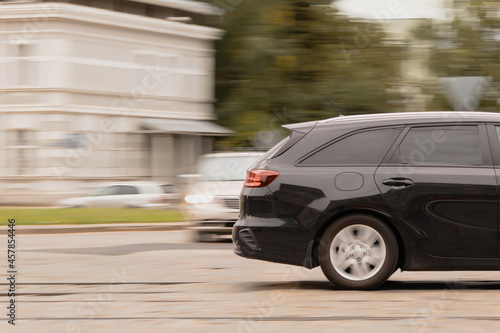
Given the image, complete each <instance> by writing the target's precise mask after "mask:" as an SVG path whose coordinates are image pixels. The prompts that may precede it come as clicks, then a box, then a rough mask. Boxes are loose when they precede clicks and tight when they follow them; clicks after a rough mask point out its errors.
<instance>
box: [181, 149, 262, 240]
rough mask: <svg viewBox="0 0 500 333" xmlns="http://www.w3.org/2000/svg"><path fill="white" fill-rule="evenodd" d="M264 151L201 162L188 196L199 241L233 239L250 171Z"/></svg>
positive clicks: (217, 156) (216, 156) (206, 157)
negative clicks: (243, 190)
mask: <svg viewBox="0 0 500 333" xmlns="http://www.w3.org/2000/svg"><path fill="white" fill-rule="evenodd" d="M263 154H264V153H263V152H248V151H246V152H230V153H229V152H228V153H213V154H207V155H204V156H202V157H201V158H200V159H199V160H198V165H197V172H198V173H197V174H196V175H191V177H189V178H190V179H191V182H190V184H189V185H188V186H187V189H186V196H185V197H184V202H185V207H186V211H187V214H188V217H189V219H190V221H192V223H193V227H192V230H194V236H195V240H197V241H211V240H218V239H223V238H227V239H230V237H231V231H232V227H233V225H234V223H235V222H236V220H237V219H238V214H239V207H240V206H239V205H240V204H239V194H240V192H241V189H242V187H243V182H244V181H245V177H246V171H247V169H248V168H249V167H250V166H251V165H252V164H253V163H254V162H255V161H257V159H259V158H260V157H261V156H262V155H263Z"/></svg>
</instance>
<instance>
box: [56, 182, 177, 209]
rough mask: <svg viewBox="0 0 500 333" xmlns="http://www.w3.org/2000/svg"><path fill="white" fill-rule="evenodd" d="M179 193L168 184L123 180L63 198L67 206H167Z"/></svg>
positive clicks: (172, 202) (170, 204)
mask: <svg viewBox="0 0 500 333" xmlns="http://www.w3.org/2000/svg"><path fill="white" fill-rule="evenodd" d="M180 199H181V196H180V194H179V193H178V192H177V191H176V190H175V189H174V187H173V186H172V185H170V184H158V183H154V182H124V183H114V184H108V185H105V186H100V187H98V188H96V189H94V190H93V191H92V192H91V193H90V194H89V195H86V196H82V197H75V198H69V199H64V200H61V201H60V202H59V205H60V206H63V207H68V208H168V207H169V206H172V205H176V204H178V203H179V202H180V201H181V200H180Z"/></svg>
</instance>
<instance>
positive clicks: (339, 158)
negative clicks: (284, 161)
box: [300, 128, 401, 166]
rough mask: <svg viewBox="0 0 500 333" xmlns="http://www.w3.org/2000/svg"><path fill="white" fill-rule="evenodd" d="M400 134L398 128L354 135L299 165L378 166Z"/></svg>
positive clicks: (322, 150)
mask: <svg viewBox="0 0 500 333" xmlns="http://www.w3.org/2000/svg"><path fill="white" fill-rule="evenodd" d="M400 132H401V129H400V128H384V129H378V130H371V131H365V132H360V133H356V134H353V135H350V136H348V137H346V138H343V139H341V140H340V141H337V142H335V143H333V144H331V145H329V146H327V147H325V148H323V149H321V150H320V151H318V152H316V153H314V154H313V155H311V156H309V157H307V158H306V159H305V160H303V161H302V162H301V163H300V165H310V166H314V165H317V166H321V165H345V164H367V165H371V164H375V165H378V164H380V163H381V162H382V159H383V158H384V156H385V154H386V153H387V150H388V149H389V148H390V146H391V145H392V143H394V141H395V140H396V138H397V137H398V135H399V133H400Z"/></svg>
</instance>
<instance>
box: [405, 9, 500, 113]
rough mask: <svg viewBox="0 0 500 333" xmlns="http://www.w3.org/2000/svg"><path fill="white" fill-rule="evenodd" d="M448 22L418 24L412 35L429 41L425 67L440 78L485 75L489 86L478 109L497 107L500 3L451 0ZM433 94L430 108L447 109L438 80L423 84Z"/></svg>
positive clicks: (491, 109) (499, 67) (493, 109)
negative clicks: (450, 15) (488, 79)
mask: <svg viewBox="0 0 500 333" xmlns="http://www.w3.org/2000/svg"><path fill="white" fill-rule="evenodd" d="M450 4H451V5H452V8H451V9H452V14H453V18H452V20H451V21H449V22H440V23H435V24H434V25H427V24H426V25H422V26H420V27H418V28H417V29H416V30H415V31H414V34H415V36H416V37H417V38H418V39H420V40H423V41H424V40H425V41H427V42H430V44H431V50H430V51H431V56H430V61H429V66H430V68H431V70H432V72H433V73H435V75H436V76H437V77H438V78H440V77H461V76H489V77H492V79H493V84H492V87H491V88H490V89H489V90H488V91H487V93H486V95H485V96H484V98H483V101H482V103H481V104H480V106H479V109H480V110H488V111H496V110H498V103H497V100H498V98H499V96H498V89H499V82H500V81H499V79H500V62H499V61H498V59H499V58H498V57H499V54H500V42H499V39H498V36H500V32H499V28H500V19H499V18H498V15H492V14H494V13H498V10H500V4H499V3H495V2H490V1H474V0H454V1H450ZM425 88H426V89H427V90H428V91H430V90H433V91H434V93H435V94H436V98H435V101H434V103H433V104H432V105H431V106H430V107H431V108H433V109H436V108H437V109H450V106H449V103H447V102H446V99H445V98H444V97H443V95H442V94H443V91H442V90H441V87H440V85H439V82H438V81H435V83H434V84H433V85H429V86H427V87H425Z"/></svg>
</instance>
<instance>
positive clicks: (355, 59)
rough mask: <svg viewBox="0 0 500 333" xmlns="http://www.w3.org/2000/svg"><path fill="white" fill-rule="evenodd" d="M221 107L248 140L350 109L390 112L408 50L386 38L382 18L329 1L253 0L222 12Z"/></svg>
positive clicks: (222, 116)
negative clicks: (370, 18)
mask: <svg viewBox="0 0 500 333" xmlns="http://www.w3.org/2000/svg"><path fill="white" fill-rule="evenodd" d="M216 20H219V22H218V24H217V26H218V27H220V28H222V29H224V30H225V31H226V35H225V37H224V38H223V39H222V40H221V41H219V42H218V44H217V75H216V98H217V100H218V102H217V104H216V113H217V115H218V117H219V123H220V124H221V125H223V126H226V127H228V128H231V129H233V130H235V131H237V132H238V133H239V134H238V135H237V136H236V137H235V138H231V139H230V140H229V142H227V140H226V143H228V144H229V145H232V146H249V145H251V138H252V137H254V136H255V134H256V133H257V132H258V131H259V130H262V129H271V130H276V129H278V128H279V125H281V124H282V123H287V122H300V121H308V120H318V119H324V118H328V117H333V116H335V115H336V113H335V111H334V110H333V109H332V108H331V106H330V105H329V102H328V101H327V99H326V98H327V97H331V98H332V99H333V100H334V102H335V103H336V105H337V107H338V108H339V109H340V110H341V112H342V113H343V114H359V113H372V112H391V111H394V110H396V107H395V106H394V104H391V103H388V101H390V100H391V99H397V98H398V96H392V95H391V93H388V91H390V90H389V88H390V87H391V82H393V81H394V80H395V78H396V77H397V76H399V75H400V60H401V59H400V58H401V49H400V47H398V46H395V45H389V44H387V43H386V42H385V38H386V36H385V33H384V32H383V27H382V25H381V24H377V23H373V22H367V21H361V20H359V21H354V20H352V19H350V18H348V17H346V16H344V15H341V14H340V13H339V12H338V10H337V9H335V8H334V7H332V6H331V5H330V4H329V3H327V2H319V1H290V0H273V1H269V0H254V1H241V3H239V4H238V5H237V6H234V7H230V8H226V13H225V14H224V15H223V16H222V17H220V18H216Z"/></svg>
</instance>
